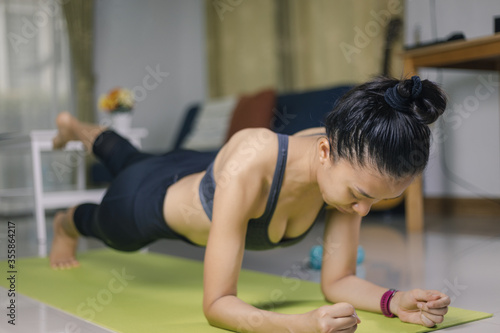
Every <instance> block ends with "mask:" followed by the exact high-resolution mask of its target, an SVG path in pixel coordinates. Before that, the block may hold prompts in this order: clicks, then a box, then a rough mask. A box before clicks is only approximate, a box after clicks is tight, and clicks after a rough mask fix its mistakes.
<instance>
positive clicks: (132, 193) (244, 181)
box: [50, 76, 450, 332]
mask: <svg viewBox="0 0 500 333" xmlns="http://www.w3.org/2000/svg"><path fill="white" fill-rule="evenodd" d="M445 107H446V97H445V95H444V93H443V92H442V91H441V90H440V89H439V88H438V87H437V86H436V85H435V84H434V83H432V82H430V81H428V80H423V81H421V80H420V78H419V77H418V76H414V77H412V78H411V79H407V80H401V81H399V80H395V79H391V78H385V77H379V78H376V79H374V80H372V81H370V82H367V83H365V84H362V85H359V86H357V87H355V88H353V89H352V90H351V91H349V92H348V93H347V94H346V95H345V96H343V97H342V98H341V99H340V100H339V102H338V103H337V105H336V107H335V108H334V110H333V111H332V112H331V113H330V114H328V116H327V117H326V121H325V127H324V128H315V129H309V130H305V131H301V132H299V133H297V134H295V135H292V136H286V135H282V134H276V133H274V132H272V131H270V130H267V129H246V130H242V131H240V132H238V133H236V134H235V135H234V136H233V137H232V138H231V139H230V140H229V141H228V142H227V143H226V144H225V145H224V147H223V148H222V149H221V150H220V151H219V152H218V153H217V154H208V153H200V152H193V151H174V152H169V153H167V154H164V155H150V154H145V153H141V152H139V151H137V149H135V148H134V147H133V146H132V145H131V144H130V143H129V142H128V141H126V140H125V139H123V138H122V137H120V136H119V135H117V134H116V133H114V132H113V131H110V130H107V129H106V128H104V127H101V126H97V125H90V124H84V123H80V122H79V121H78V120H77V119H75V118H73V117H72V116H71V115H70V114H68V113H61V114H60V115H59V116H58V118H57V125H58V128H59V132H58V135H57V136H56V137H55V138H54V147H56V148H62V147H64V145H65V144H66V143H67V142H68V141H70V140H81V141H82V142H83V143H84V145H85V147H86V148H87V149H88V150H89V151H93V152H94V154H95V155H96V156H97V157H98V158H99V159H100V160H101V161H102V162H103V163H104V164H105V165H106V167H107V168H108V169H109V170H110V172H111V173H112V174H113V176H114V180H113V181H112V183H111V185H110V186H109V188H108V190H107V192H106V195H105V197H104V198H103V200H102V202H101V204H99V205H96V204H82V205H79V206H77V207H73V208H70V209H68V210H67V211H66V212H64V213H58V214H57V215H56V217H55V220H54V232H55V235H54V241H53V244H52V249H51V254H50V263H51V266H52V267H53V268H55V269H65V268H72V267H76V266H78V261H77V260H76V258H75V251H76V245H77V240H78V237H79V236H80V235H83V236H88V237H95V238H98V239H100V240H102V241H103V242H104V243H105V244H106V245H108V246H110V247H112V248H114V249H117V250H121V251H135V250H138V249H140V248H142V247H144V246H146V245H148V244H150V243H151V242H153V241H155V240H157V239H161V238H170V239H182V240H184V241H186V242H189V243H193V244H197V245H201V246H206V253H205V263H204V296H203V310H204V313H205V316H206V318H207V319H208V321H209V323H210V324H212V325H214V326H218V327H221V328H225V329H229V330H236V329H237V328H238V325H239V323H240V320H241V319H242V318H249V317H250V316H255V315H259V316H260V317H259V318H261V322H260V324H259V325H258V326H255V327H251V328H248V329H249V331H252V332H289V331H293V332H340V331H341V332H353V331H355V330H356V327H357V324H358V323H359V322H360V321H359V319H358V318H357V315H356V313H355V310H354V308H357V309H362V310H368V311H373V312H381V313H383V314H384V315H386V316H398V317H399V319H400V320H402V321H404V322H409V323H416V324H421V325H424V326H427V327H432V326H434V325H435V324H436V323H441V322H442V321H443V316H444V315H445V314H446V312H447V310H448V305H449V303H450V299H449V297H448V296H446V295H445V294H443V293H441V292H439V291H436V290H421V289H414V290H410V291H394V290H392V289H391V290H387V289H386V288H383V287H380V286H376V285H374V284H372V283H370V282H368V281H365V280H363V279H360V278H358V277H357V276H356V274H355V273H356V253H357V252H356V251H357V248H358V236H359V232H360V225H361V218H362V217H363V216H365V215H366V214H368V212H369V211H370V208H371V206H372V205H373V204H374V203H376V202H378V201H380V200H384V199H389V198H394V197H398V196H400V195H401V194H402V193H403V191H404V190H405V189H406V188H407V187H408V186H409V185H410V183H411V182H412V181H413V179H414V178H415V177H416V176H418V175H420V174H421V173H422V172H423V170H424V168H425V166H426V164H427V161H428V157H429V145H430V134H431V133H430V129H429V127H428V125H429V124H431V123H432V122H434V121H435V120H437V118H438V117H439V116H440V115H441V114H442V113H443V112H444V110H445ZM325 208H326V209H327V214H326V223H325V232H324V247H325V248H331V247H332V246H333V247H334V248H335V249H336V250H335V251H324V257H323V268H322V276H321V288H322V291H323V293H324V295H325V297H326V299H327V300H328V301H330V302H333V303H335V304H333V305H327V306H322V307H320V308H318V309H316V310H313V311H310V312H308V313H305V314H297V315H284V314H279V313H274V312H269V311H265V310H261V309H258V308H255V307H253V306H251V305H249V304H246V303H244V302H243V301H241V300H240V299H239V298H237V296H236V289H237V279H238V274H239V271H240V269H241V263H242V259H243V252H244V250H245V249H256V250H265V249H270V248H274V247H279V246H288V245H292V244H294V243H297V242H298V241H300V240H301V239H303V238H304V237H305V235H306V234H307V232H308V231H309V230H310V229H311V227H312V225H313V222H314V221H315V219H316V217H317V215H318V213H319V212H320V211H321V210H322V209H325ZM340 302H346V303H340Z"/></svg>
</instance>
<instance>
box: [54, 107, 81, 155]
mask: <svg viewBox="0 0 500 333" xmlns="http://www.w3.org/2000/svg"><path fill="white" fill-rule="evenodd" d="M77 122H78V120H77V119H76V118H75V117H73V116H72V115H71V114H70V113H69V112H67V111H65V112H61V113H60V114H59V115H58V116H57V118H56V125H57V129H58V132H57V135H56V137H55V138H54V139H53V140H52V143H53V146H54V149H61V148H64V146H66V144H67V143H68V141H72V140H78V136H77V135H76V134H75V132H74V130H73V128H74V125H75V123H77Z"/></svg>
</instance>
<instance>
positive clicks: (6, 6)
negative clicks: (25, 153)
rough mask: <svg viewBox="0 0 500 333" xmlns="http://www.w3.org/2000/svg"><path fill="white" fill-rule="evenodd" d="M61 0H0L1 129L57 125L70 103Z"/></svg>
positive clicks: (67, 61)
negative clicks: (62, 110)
mask: <svg viewBox="0 0 500 333" xmlns="http://www.w3.org/2000/svg"><path fill="white" fill-rule="evenodd" d="M59 2H60V1H56V0H49V1H39V0H0V43H1V45H2V46H1V47H0V133H6V132H10V133H12V132H14V133H28V132H29V131H31V130H33V129H49V128H54V120H55V117H56V115H57V113H58V112H59V110H61V109H71V108H70V91H71V87H70V64H69V47H68V40H67V33H66V26H65V21H64V17H63V13H62V8H61V7H60V5H59Z"/></svg>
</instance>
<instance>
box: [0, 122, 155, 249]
mask: <svg viewBox="0 0 500 333" xmlns="http://www.w3.org/2000/svg"><path fill="white" fill-rule="evenodd" d="M56 134H57V131H56V130H42V131H32V132H30V134H29V135H25V136H17V137H12V138H9V139H7V140H2V141H1V142H0V148H8V149H21V148H27V147H29V149H30V150H31V157H32V170H33V190H34V201H35V220H36V229H37V239H38V255H39V256H41V257H45V256H47V225H46V221H45V210H46V209H57V208H68V207H71V206H74V205H77V204H79V203H82V202H96V203H98V202H100V201H101V199H102V197H103V196H104V193H105V191H106V189H86V188H85V182H86V179H85V160H84V157H85V153H84V146H83V144H82V143H81V142H79V141H70V142H68V144H67V145H66V147H65V148H64V151H67V152H72V154H73V155H71V163H70V165H68V166H62V167H68V168H71V167H72V168H76V169H77V171H76V172H77V187H76V190H71V191H54V192H44V191H43V179H42V162H41V157H42V152H44V151H52V150H53V146H52V139H53V138H54V137H55V136H56ZM147 135H148V130H147V129H144V128H133V129H131V130H130V134H129V135H128V136H127V139H128V140H129V141H130V142H131V143H132V144H133V145H134V146H136V147H138V148H141V140H142V139H143V138H145V137H146V136H147Z"/></svg>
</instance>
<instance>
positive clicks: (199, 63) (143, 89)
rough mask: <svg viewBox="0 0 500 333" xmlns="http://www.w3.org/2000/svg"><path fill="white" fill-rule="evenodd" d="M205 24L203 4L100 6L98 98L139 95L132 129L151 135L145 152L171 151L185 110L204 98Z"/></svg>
mask: <svg viewBox="0 0 500 333" xmlns="http://www.w3.org/2000/svg"><path fill="white" fill-rule="evenodd" d="M204 20H205V14H204V2H203V1H199V0H168V1H163V0H148V1H136V0H96V4H95V48H94V49H95V75H96V82H95V96H96V99H97V98H98V97H99V95H101V94H103V93H106V92H107V91H108V90H110V89H111V88H113V87H116V86H121V87H126V88H129V89H133V90H134V91H137V92H138V93H139V96H138V102H137V104H136V107H135V109H134V113H133V119H132V126H133V127H144V128H147V129H148V130H149V136H148V137H147V138H146V139H145V140H144V141H143V148H144V149H145V150H148V151H165V150H167V149H169V148H170V147H171V145H172V144H173V138H174V137H175V135H176V134H177V130H178V127H179V125H180V122H181V121H182V116H183V112H184V111H185V109H186V108H187V107H188V105H189V104H191V103H192V102H195V101H200V100H203V99H204V98H205V95H206V82H205V81H206V79H205V77H206V74H205V72H206V71H205V40H204V29H205V24H204ZM96 103H97V100H96ZM96 112H97V117H96V119H99V120H100V121H103V119H104V115H103V114H102V113H101V112H99V111H97V110H96Z"/></svg>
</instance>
